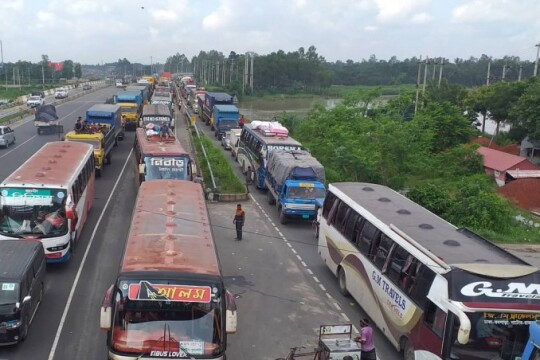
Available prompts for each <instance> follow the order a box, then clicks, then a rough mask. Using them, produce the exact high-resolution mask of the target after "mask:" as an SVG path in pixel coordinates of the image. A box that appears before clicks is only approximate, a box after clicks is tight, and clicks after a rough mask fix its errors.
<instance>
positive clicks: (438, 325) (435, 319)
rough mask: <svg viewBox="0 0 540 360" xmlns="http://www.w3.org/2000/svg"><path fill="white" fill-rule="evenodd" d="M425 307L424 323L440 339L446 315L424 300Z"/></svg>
mask: <svg viewBox="0 0 540 360" xmlns="http://www.w3.org/2000/svg"><path fill="white" fill-rule="evenodd" d="M426 303H427V306H426V310H425V312H424V323H425V324H426V326H427V327H428V328H430V329H431V331H433V332H434V333H435V335H437V336H438V337H440V338H441V339H442V337H443V334H444V327H445V325H446V313H445V312H444V311H443V310H442V309H441V308H439V307H438V306H437V305H435V304H434V303H433V302H431V301H430V300H426Z"/></svg>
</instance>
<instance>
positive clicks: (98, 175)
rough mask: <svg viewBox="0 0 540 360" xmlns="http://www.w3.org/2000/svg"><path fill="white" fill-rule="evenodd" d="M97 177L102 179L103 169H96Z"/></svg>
mask: <svg viewBox="0 0 540 360" xmlns="http://www.w3.org/2000/svg"><path fill="white" fill-rule="evenodd" d="M96 176H97V177H101V169H96Z"/></svg>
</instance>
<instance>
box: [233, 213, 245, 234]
mask: <svg viewBox="0 0 540 360" xmlns="http://www.w3.org/2000/svg"><path fill="white" fill-rule="evenodd" d="M245 220H246V213H245V212H244V210H242V205H241V204H238V205H236V213H235V214H234V219H233V224H235V225H236V237H235V240H242V227H243V226H244V222H245Z"/></svg>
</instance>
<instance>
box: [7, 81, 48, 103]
mask: <svg viewBox="0 0 540 360" xmlns="http://www.w3.org/2000/svg"><path fill="white" fill-rule="evenodd" d="M49 89H53V87H50V86H49V87H45V88H43V87H42V86H23V87H21V88H18V87H8V88H7V89H6V88H5V87H3V86H1V84H0V99H8V100H14V99H16V98H17V97H19V96H23V95H29V94H30V93H31V92H32V91H45V90H49Z"/></svg>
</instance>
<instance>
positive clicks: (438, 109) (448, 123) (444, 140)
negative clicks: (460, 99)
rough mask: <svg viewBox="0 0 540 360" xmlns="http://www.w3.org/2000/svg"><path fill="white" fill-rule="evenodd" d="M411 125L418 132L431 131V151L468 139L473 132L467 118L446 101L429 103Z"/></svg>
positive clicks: (438, 150) (452, 145)
mask: <svg viewBox="0 0 540 360" xmlns="http://www.w3.org/2000/svg"><path fill="white" fill-rule="evenodd" d="M411 126H412V127H413V128H416V129H417V131H418V132H420V133H422V132H428V133H431V135H432V136H431V144H430V145H429V147H430V151H431V152H435V153H437V152H440V151H443V150H446V149H449V148H451V147H454V146H456V145H459V144H463V143H465V142H467V141H469V138H470V137H471V135H472V134H473V133H474V132H473V130H472V128H471V126H470V125H469V121H468V119H467V118H466V117H465V116H464V115H463V112H462V111H461V110H460V109H459V108H458V107H457V106H455V105H452V104H450V103H448V102H443V103H435V102H434V103H430V104H428V106H427V107H426V108H424V109H422V110H421V111H420V112H418V114H417V115H416V116H415V117H414V119H413V121H412V122H411Z"/></svg>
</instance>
